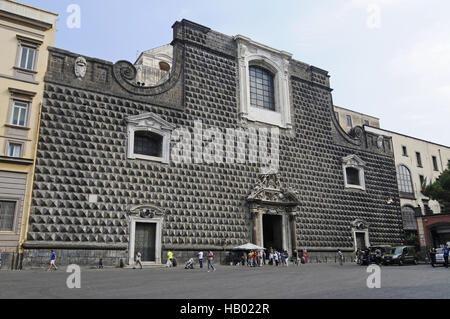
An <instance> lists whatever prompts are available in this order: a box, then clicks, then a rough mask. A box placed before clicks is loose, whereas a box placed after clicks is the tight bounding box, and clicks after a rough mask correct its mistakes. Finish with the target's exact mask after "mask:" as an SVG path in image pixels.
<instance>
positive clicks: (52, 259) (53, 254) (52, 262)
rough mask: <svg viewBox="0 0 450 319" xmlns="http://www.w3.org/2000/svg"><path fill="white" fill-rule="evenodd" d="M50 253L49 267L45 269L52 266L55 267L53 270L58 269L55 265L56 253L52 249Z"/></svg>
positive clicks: (49, 268)
mask: <svg viewBox="0 0 450 319" xmlns="http://www.w3.org/2000/svg"><path fill="white" fill-rule="evenodd" d="M51 253H52V255H51V257H50V267H48V269H47V271H50V270H51V269H52V268H55V270H58V267H56V253H55V252H54V251H53V250H52V251H51Z"/></svg>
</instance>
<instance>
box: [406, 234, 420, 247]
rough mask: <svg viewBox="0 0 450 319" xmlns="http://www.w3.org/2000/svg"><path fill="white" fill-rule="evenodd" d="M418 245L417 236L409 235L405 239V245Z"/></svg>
mask: <svg viewBox="0 0 450 319" xmlns="http://www.w3.org/2000/svg"><path fill="white" fill-rule="evenodd" d="M418 243H419V237H417V234H414V233H411V234H409V235H408V236H407V237H406V244H407V245H415V246H417V245H418Z"/></svg>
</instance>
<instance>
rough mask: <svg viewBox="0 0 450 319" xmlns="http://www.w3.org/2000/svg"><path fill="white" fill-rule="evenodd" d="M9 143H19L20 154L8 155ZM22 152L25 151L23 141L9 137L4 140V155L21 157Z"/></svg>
mask: <svg viewBox="0 0 450 319" xmlns="http://www.w3.org/2000/svg"><path fill="white" fill-rule="evenodd" d="M11 144H17V145H20V154H19V156H10V155H9V147H10V145H11ZM24 153H25V142H23V141H18V140H14V139H9V140H7V141H6V143H5V155H6V156H7V157H10V158H23V155H24Z"/></svg>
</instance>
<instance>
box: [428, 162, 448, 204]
mask: <svg viewBox="0 0 450 319" xmlns="http://www.w3.org/2000/svg"><path fill="white" fill-rule="evenodd" d="M423 193H424V195H425V196H428V197H430V198H431V199H433V200H437V201H438V202H440V203H441V204H443V205H444V206H446V209H450V163H449V164H448V168H447V169H446V170H445V171H443V172H442V174H441V176H439V178H438V179H436V181H435V182H434V183H433V184H430V185H428V186H427V187H426V188H425V191H424V192H423Z"/></svg>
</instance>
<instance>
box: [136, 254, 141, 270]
mask: <svg viewBox="0 0 450 319" xmlns="http://www.w3.org/2000/svg"><path fill="white" fill-rule="evenodd" d="M141 259H142V255H141V252H140V251H138V252H137V254H136V263H135V265H134V266H135V267H134V268H136V266H137V265H138V264H139V266H140V267H141V269H142V262H141Z"/></svg>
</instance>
